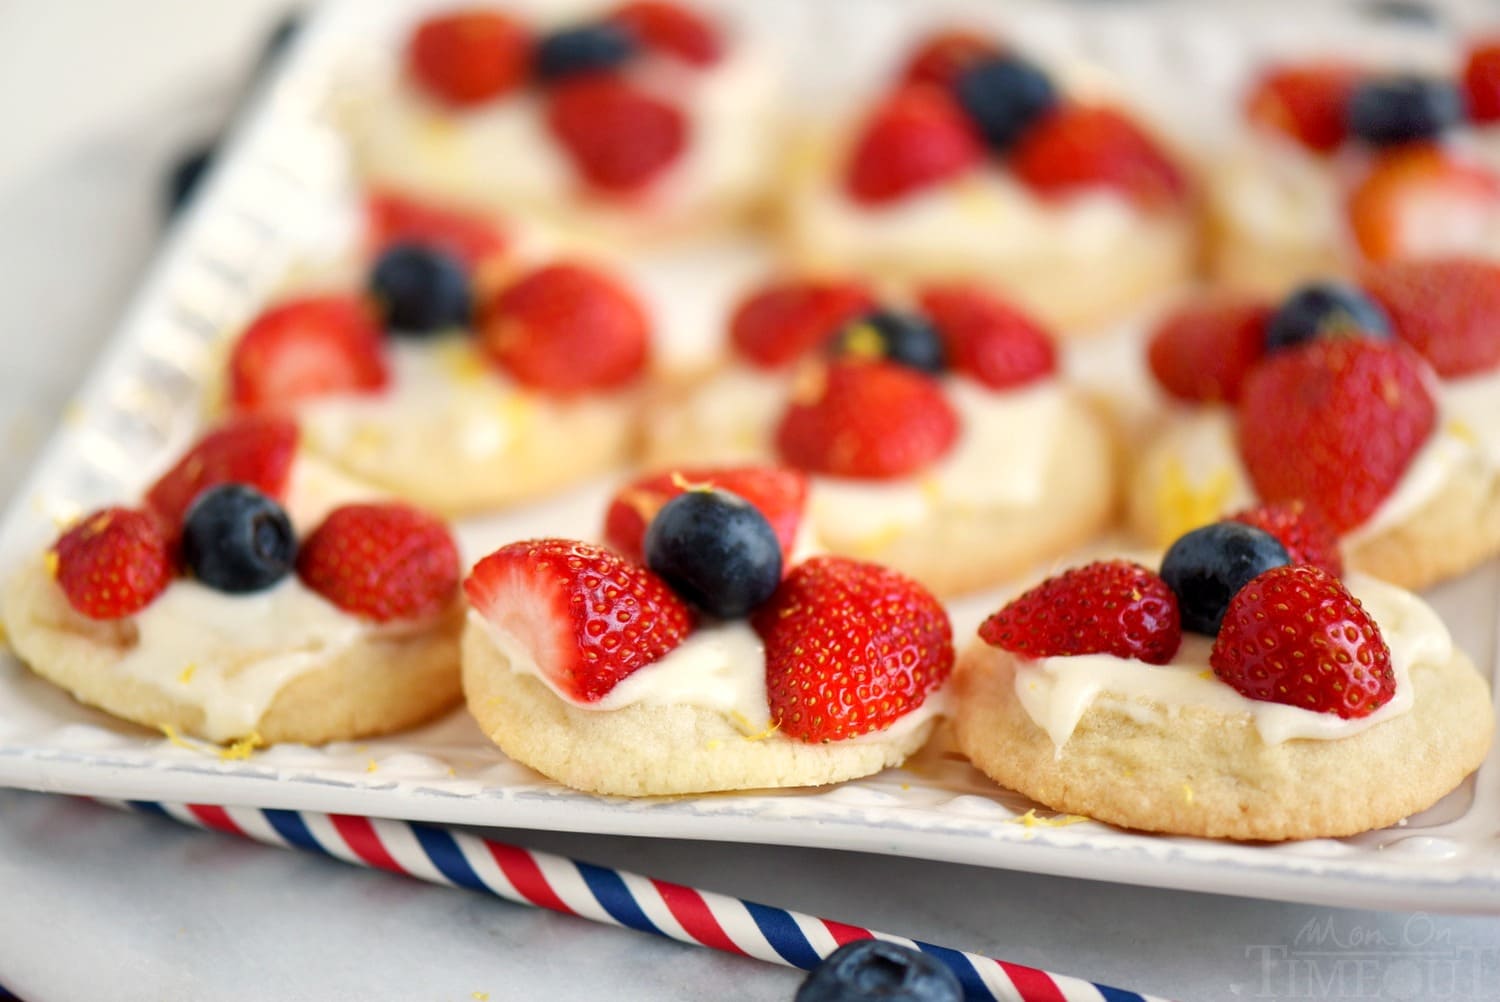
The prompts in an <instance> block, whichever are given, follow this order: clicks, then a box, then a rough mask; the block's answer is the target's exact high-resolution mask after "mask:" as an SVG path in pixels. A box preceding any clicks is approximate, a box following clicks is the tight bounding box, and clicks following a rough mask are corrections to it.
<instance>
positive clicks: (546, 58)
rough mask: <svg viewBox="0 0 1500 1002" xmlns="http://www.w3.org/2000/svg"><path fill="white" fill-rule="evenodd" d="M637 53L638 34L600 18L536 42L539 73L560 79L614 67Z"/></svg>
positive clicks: (537, 73) (539, 74)
mask: <svg viewBox="0 0 1500 1002" xmlns="http://www.w3.org/2000/svg"><path fill="white" fill-rule="evenodd" d="M635 53H636V40H635V36H634V35H632V34H631V33H630V31H629V29H627V28H624V27H622V26H620V25H618V24H610V23H609V22H608V21H601V22H599V23H598V24H581V25H578V26H577V27H574V28H563V29H562V30H560V31H554V32H553V33H552V34H550V35H545V36H543V37H542V39H541V41H539V42H537V45H536V56H535V57H534V58H535V66H536V75H537V76H538V77H540V78H541V79H543V80H559V79H561V78H562V77H568V76H573V75H574V74H576V73H592V72H595V71H597V70H611V69H614V68H615V67H616V66H619V65H620V64H621V63H623V62H625V60H627V59H629V58H630V57H631V56H633V55H635Z"/></svg>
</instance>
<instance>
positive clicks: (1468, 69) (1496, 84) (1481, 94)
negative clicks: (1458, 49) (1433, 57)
mask: <svg viewBox="0 0 1500 1002" xmlns="http://www.w3.org/2000/svg"><path fill="white" fill-rule="evenodd" d="M1463 88H1464V96H1465V97H1466V98H1467V99H1468V103H1469V117H1470V118H1472V119H1473V120H1474V121H1476V122H1493V121H1496V120H1497V119H1500V39H1487V40H1483V41H1480V42H1479V43H1478V44H1476V45H1475V46H1474V47H1473V48H1471V49H1470V50H1469V55H1468V58H1467V59H1466V60H1465V61H1464V72H1463Z"/></svg>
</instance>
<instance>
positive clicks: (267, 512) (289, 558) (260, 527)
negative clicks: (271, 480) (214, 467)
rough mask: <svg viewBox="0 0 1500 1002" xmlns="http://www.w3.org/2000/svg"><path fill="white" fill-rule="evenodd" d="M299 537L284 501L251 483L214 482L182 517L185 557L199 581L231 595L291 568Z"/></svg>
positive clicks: (259, 585) (274, 578) (257, 588)
mask: <svg viewBox="0 0 1500 1002" xmlns="http://www.w3.org/2000/svg"><path fill="white" fill-rule="evenodd" d="M296 559H297V537H296V535H295V534H294V533H293V532H292V523H291V521H290V520H289V519H288V518H287V517H286V512H284V511H282V510H281V505H279V504H277V503H276V502H275V501H273V500H271V499H270V498H268V497H266V496H265V495H264V494H262V493H261V492H260V491H258V490H256V489H255V488H253V487H246V486H245V485H244V484H220V485H219V486H217V487H210V488H209V489H208V490H206V491H204V492H203V493H202V494H200V495H198V499H197V500H196V501H194V502H193V506H192V507H191V508H189V509H188V511H187V514H186V515H185V516H184V517H183V520H182V562H183V563H184V564H185V565H186V566H187V569H188V570H189V571H190V572H192V575H193V576H194V577H195V578H197V579H198V580H199V581H202V582H203V583H204V584H206V585H208V586H209V587H210V588H213V589H216V590H218V591H226V592H230V593H231V594H238V593H241V592H251V591H261V590H263V589H266V588H269V587H271V586H272V585H273V584H275V583H276V582H278V581H280V580H281V579H282V578H284V577H286V575H287V572H289V571H290V570H291V569H292V565H293V564H294V563H295V562H296Z"/></svg>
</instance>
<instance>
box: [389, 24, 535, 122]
mask: <svg viewBox="0 0 1500 1002" xmlns="http://www.w3.org/2000/svg"><path fill="white" fill-rule="evenodd" d="M406 63H407V68H408V70H409V71H410V73H411V76H412V79H413V80H415V81H416V82H417V85H418V86H420V87H421V88H422V89H423V90H424V91H426V92H427V93H428V94H429V95H430V96H431V97H434V98H436V99H437V100H439V101H442V102H444V103H445V104H450V105H453V106H454V107H458V108H463V107H468V106H470V105H475V104H479V103H481V102H484V101H488V100H489V99H491V98H494V97H499V96H500V95H502V94H508V93H510V92H511V91H513V90H515V89H516V88H518V87H520V86H521V85H522V84H523V83H525V81H526V76H527V74H528V73H529V72H530V70H531V37H530V34H529V33H528V32H527V31H526V29H525V27H524V26H522V25H521V24H520V23H519V22H517V21H515V20H512V19H511V18H509V17H506V16H505V15H504V14H501V13H499V12H498V11H492V10H483V9H478V8H474V9H469V10H460V11H455V12H453V13H450V14H442V15H438V16H437V17H431V18H428V19H427V20H425V21H423V22H422V23H421V24H419V25H418V26H417V30H416V31H415V32H414V33H413V34H412V37H411V43H410V44H409V46H408V47H407V51H406Z"/></svg>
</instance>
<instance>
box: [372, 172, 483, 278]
mask: <svg viewBox="0 0 1500 1002" xmlns="http://www.w3.org/2000/svg"><path fill="white" fill-rule="evenodd" d="M365 216H366V219H367V220H368V221H369V229H370V244H371V248H370V249H371V255H370V256H371V257H378V256H379V255H380V253H381V252H382V251H384V250H387V249H388V248H390V247H392V246H394V245H396V244H421V245H423V246H425V247H436V248H437V249H438V250H441V251H446V252H447V253H449V254H452V255H454V256H455V257H457V258H458V259H459V260H461V261H463V262H464V263H465V264H466V265H468V266H469V267H470V268H476V267H478V266H479V265H481V264H484V263H486V262H489V261H492V260H494V259H496V258H499V257H502V256H503V255H504V254H505V251H506V247H507V246H508V241H507V239H506V236H505V234H504V233H503V232H501V230H500V228H499V227H498V226H496V225H495V224H494V223H492V222H490V221H489V220H487V219H484V218H482V217H480V216H476V215H471V214H469V213H466V212H462V211H460V210H457V209H449V208H445V207H443V206H439V205H432V204H429V203H427V202H421V201H418V200H417V199H414V198H407V197H406V196H405V195H398V194H396V193H395V192H391V191H374V192H371V193H370V195H369V196H368V197H367V198H366V200H365Z"/></svg>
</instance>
